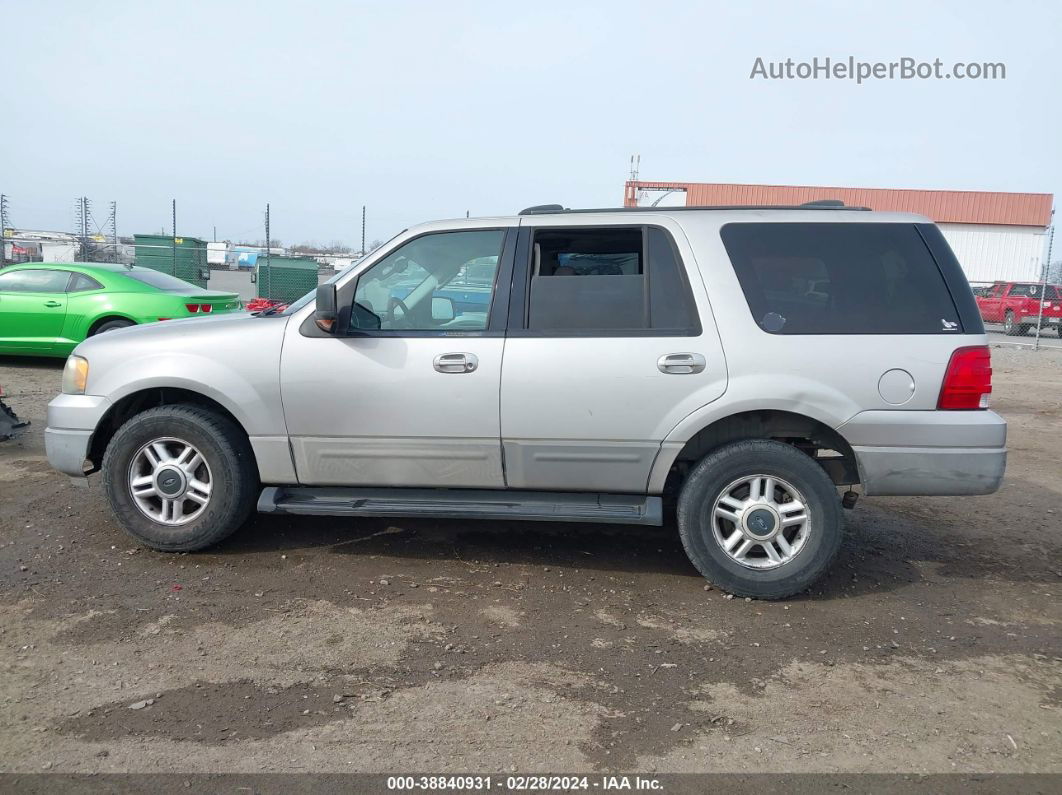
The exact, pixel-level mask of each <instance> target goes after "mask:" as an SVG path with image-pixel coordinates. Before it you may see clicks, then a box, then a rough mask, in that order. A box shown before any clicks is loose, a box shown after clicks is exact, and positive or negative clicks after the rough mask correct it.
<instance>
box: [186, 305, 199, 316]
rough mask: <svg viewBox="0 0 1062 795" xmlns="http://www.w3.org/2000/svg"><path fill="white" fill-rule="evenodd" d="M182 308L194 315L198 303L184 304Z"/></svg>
mask: <svg viewBox="0 0 1062 795" xmlns="http://www.w3.org/2000/svg"><path fill="white" fill-rule="evenodd" d="M184 308H185V309H187V310H188V311H189V312H191V313H192V314H193V315H194V314H195V313H196V312H198V311H199V304H185V305H184Z"/></svg>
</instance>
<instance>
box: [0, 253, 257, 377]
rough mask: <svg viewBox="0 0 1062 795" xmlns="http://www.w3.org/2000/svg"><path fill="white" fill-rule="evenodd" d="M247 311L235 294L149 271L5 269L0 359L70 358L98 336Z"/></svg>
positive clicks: (89, 266) (71, 266)
mask: <svg viewBox="0 0 1062 795" xmlns="http://www.w3.org/2000/svg"><path fill="white" fill-rule="evenodd" d="M242 307H243V305H242V304H241V303H240V299H239V296H238V295H237V294H236V293H223V292H218V291H217V290H204V289H202V288H200V287H196V286H195V285H194V284H189V283H188V282H186V281H182V280H181V279H176V278H174V277H173V276H170V275H168V274H165V273H161V272H159V271H156V270H151V269H150V268H138V267H135V266H132V265H112V264H106V263H83V262H71V263H47V262H44V263H42V262H28V263H25V264H23V265H9V266H7V267H6V268H3V269H0V354H11V353H15V354H25V355H28V356H66V355H67V354H69V353H70V351H72V350H73V349H74V346H75V345H77V344H78V343H79V342H81V341H82V340H84V339H85V338H86V337H91V336H92V335H93V334H102V333H103V332H104V331H112V330H113V329H117V328H124V327H126V326H132V325H136V324H138V323H156V322H158V321H160V320H170V319H172V318H179V317H189V316H192V315H204V314H213V313H217V312H233V311H238V310H240V309H242Z"/></svg>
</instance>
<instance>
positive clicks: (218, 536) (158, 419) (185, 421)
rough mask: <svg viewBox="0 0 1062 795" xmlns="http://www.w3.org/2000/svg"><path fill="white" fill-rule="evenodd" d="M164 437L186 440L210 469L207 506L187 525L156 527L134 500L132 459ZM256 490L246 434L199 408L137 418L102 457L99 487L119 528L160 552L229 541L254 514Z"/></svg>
mask: <svg viewBox="0 0 1062 795" xmlns="http://www.w3.org/2000/svg"><path fill="white" fill-rule="evenodd" d="M165 437H171V438H172V437H175V438H177V439H181V440H185V441H186V442H187V443H189V444H191V445H192V446H194V447H195V448H197V449H198V451H199V452H200V453H201V454H202V456H203V459H205V461H206V464H207V465H208V466H209V467H210V480H211V491H210V497H209V502H208V503H207V504H206V506H205V507H204V508H203V509H202V511H201V513H200V514H199V515H198V516H196V517H195V518H194V519H192V520H191V521H189V522H188V523H187V524H182V525H167V524H163V523H161V522H159V521H155V520H154V519H152V518H150V517H149V516H148V515H147V514H146V513H144V512H143V511H142V510H141V509H140V508H139V507H138V506H137V503H136V501H135V500H134V499H133V496H132V492H131V487H130V484H129V481H130V468H131V465H132V462H133V458H134V456H136V454H137V453H138V451H140V450H141V449H142V448H143V447H144V446H145V445H147V444H148V443H149V442H151V441H153V440H155V439H160V438H165ZM258 485H259V484H258V472H257V466H256V465H255V461H254V454H253V452H252V451H251V445H250V442H249V441H248V440H247V436H246V434H245V433H244V432H243V430H242V429H241V428H239V427H238V426H237V425H236V424H235V423H233V422H232V420H230V419H228V418H227V417H224V416H222V415H220V414H217V413H215V412H213V411H210V410H208V409H204V408H201V407H199V406H191V405H173V406H160V407H158V408H153V409H148V410H147V411H144V412H141V413H140V414H137V415H136V416H134V417H132V418H131V419H129V420H128V421H127V422H126V423H125V424H124V425H122V427H121V428H119V429H118V432H117V433H115V435H114V438H112V439H111V441H110V444H108V445H107V451H106V453H104V456H103V487H104V491H105V492H106V494H107V501H108V502H109V503H110V505H111V509H112V510H113V511H114V513H115V515H116V516H117V518H118V522H119V523H120V524H121V525H122V528H123V529H124V530H125V531H126V532H127V533H129V535H131V536H132V537H133V538H135V539H136V540H137V541H139V542H140V543H142V544H144V545H145V546H148V547H151V548H152V549H157V550H159V551H162V552H192V551H195V550H198V549H204V548H206V547H209V546H211V545H213V544H216V543H218V542H219V541H221V540H222V539H224V538H226V537H227V536H229V535H231V534H232V533H233V532H235V531H236V530H237V529H238V528H239V527H240V525H242V524H243V523H244V521H246V519H247V517H248V515H249V514H250V513H251V511H252V509H253V508H254V506H255V501H256V499H257V496H258Z"/></svg>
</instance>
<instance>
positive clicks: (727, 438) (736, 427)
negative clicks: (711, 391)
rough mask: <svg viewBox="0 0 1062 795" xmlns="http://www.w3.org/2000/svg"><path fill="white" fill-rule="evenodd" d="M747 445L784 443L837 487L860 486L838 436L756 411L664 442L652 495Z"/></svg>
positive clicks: (776, 412) (812, 421)
mask: <svg viewBox="0 0 1062 795" xmlns="http://www.w3.org/2000/svg"><path fill="white" fill-rule="evenodd" d="M743 439H774V440H776V441H781V442H785V443H786V444H789V445H791V446H793V447H795V448H796V449H798V450H801V451H802V452H804V453H806V454H807V455H808V456H810V457H811V458H812V459H814V460H815V462H816V463H818V464H819V465H820V466H822V468H823V469H824V470H825V471H826V474H827V475H829V477H830V479H831V480H833V482H834V483H835V484H836V485H839V486H841V485H852V484H857V483H861V482H862V478H861V476H860V472H859V462H858V460H857V458H856V455H855V451H854V450H853V449H852V446H851V445H850V444H849V443H848V441H847V440H846V439H845V438H844V436H842V435H841V434H840V433H839V432H838V431H836V430H835V429H833V428H831V427H830V426H829V425H827V424H826V423H825V422H823V421H822V420H820V419H816V418H814V417H810V416H808V415H806V414H800V413H798V412H793V411H785V410H781V409H773V408H756V409H749V410H745V411H739V412H735V413H733V414H728V415H726V416H725V417H719V418H716V419H714V420H712V421H711V422H707V423H705V424H704V425H703V426H702V427H701V428H699V429H698V430H697V431H696V432H694V433H693V434H692V435H691V436H690V437H689V438H688V439H687V440H685V441H680V440H674V441H665V442H664V444H663V445H661V448H660V452H659V453H658V454H657V458H656V461H655V462H654V463H653V468H652V471H651V473H650V477H649V493H651V494H659V493H661V492H662V491H664V490H665V487H666V488H667V489H668V490H670V489H671V487H672V486H675V487H677V486H678V485H679V484H680V483H681V482H682V481H683V480H685V477H686V475H687V474H688V472H689V470H690V469H691V468H692V467H693V465H695V464H696V462H698V461H700V460H701V459H702V458H704V457H705V456H706V455H708V454H709V453H710V452H712V451H713V450H715V449H717V448H719V447H721V446H722V445H724V444H728V443H730V442H736V441H740V440H743Z"/></svg>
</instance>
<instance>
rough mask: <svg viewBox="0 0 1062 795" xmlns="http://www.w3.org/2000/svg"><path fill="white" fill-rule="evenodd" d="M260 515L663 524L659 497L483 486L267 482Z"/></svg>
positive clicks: (260, 498)
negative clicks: (384, 486) (393, 486)
mask: <svg viewBox="0 0 1062 795" xmlns="http://www.w3.org/2000/svg"><path fill="white" fill-rule="evenodd" d="M258 510H259V511H261V512H262V513H287V514H305V515H310V516H431V517H435V518H438V519H528V520H532V521H540V522H605V523H611V524H644V525H662V524H663V523H664V516H663V513H664V511H663V501H662V500H661V498H660V497H646V496H644V495H639V494H570V493H567V492H549V491H489V490H481V489H361V488H338V487H332V486H267V487H266V488H264V489H262V495H261V496H260V497H259V498H258Z"/></svg>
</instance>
